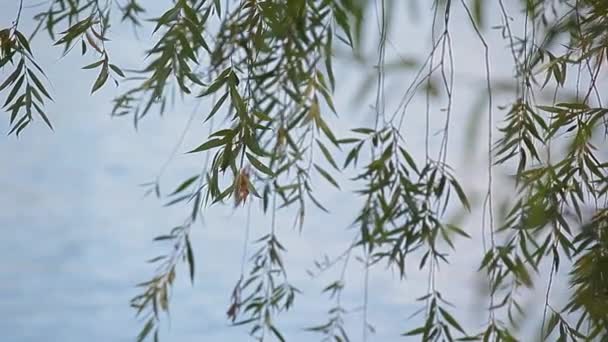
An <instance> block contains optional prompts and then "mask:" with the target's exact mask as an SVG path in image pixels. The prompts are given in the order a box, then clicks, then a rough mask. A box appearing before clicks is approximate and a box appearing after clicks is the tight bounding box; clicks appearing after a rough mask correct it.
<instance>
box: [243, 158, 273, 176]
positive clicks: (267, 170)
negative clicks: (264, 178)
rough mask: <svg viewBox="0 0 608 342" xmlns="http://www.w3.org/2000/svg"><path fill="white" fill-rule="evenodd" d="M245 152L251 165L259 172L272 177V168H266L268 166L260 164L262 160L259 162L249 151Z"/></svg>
mask: <svg viewBox="0 0 608 342" xmlns="http://www.w3.org/2000/svg"><path fill="white" fill-rule="evenodd" d="M246 154H247V159H249V162H251V165H253V167H255V168H256V169H258V170H259V171H261V172H263V173H265V174H267V175H269V176H270V177H274V173H273V172H272V170H271V169H270V168H268V166H266V165H264V164H262V162H260V161H259V160H257V159H256V158H255V157H254V156H253V155H252V154H250V153H249V152H247V153H246Z"/></svg>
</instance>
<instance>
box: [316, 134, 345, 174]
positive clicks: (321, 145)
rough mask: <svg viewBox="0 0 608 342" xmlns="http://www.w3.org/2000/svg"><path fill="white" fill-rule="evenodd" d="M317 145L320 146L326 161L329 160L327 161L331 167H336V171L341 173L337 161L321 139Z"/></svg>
mask: <svg viewBox="0 0 608 342" xmlns="http://www.w3.org/2000/svg"><path fill="white" fill-rule="evenodd" d="M317 144H318V145H319V148H320V149H321V152H323V156H325V159H327V161H328V162H329V163H330V164H331V166H333V167H334V169H336V170H338V171H339V170H340V169H339V168H338V164H336V161H335V160H334V158H333V157H332V156H331V153H330V152H329V150H328V149H327V148H326V147H325V145H323V143H321V141H320V140H319V139H317Z"/></svg>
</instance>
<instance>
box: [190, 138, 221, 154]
mask: <svg viewBox="0 0 608 342" xmlns="http://www.w3.org/2000/svg"><path fill="white" fill-rule="evenodd" d="M225 144H226V139H211V140H209V141H207V142H205V143H204V144H202V145H200V146H199V147H197V148H195V149H194V150H192V151H190V152H187V153H197V152H203V151H206V150H209V149H212V148H214V147H218V146H222V145H225Z"/></svg>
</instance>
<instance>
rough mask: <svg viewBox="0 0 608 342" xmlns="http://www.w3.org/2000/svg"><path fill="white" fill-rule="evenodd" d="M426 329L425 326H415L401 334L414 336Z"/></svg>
mask: <svg viewBox="0 0 608 342" xmlns="http://www.w3.org/2000/svg"><path fill="white" fill-rule="evenodd" d="M425 331H426V328H425V327H420V328H416V329H412V330H410V331H408V332H405V333H403V334H401V336H415V335H421V334H422V333H424V332H425Z"/></svg>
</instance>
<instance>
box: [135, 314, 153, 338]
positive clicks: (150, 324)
mask: <svg viewBox="0 0 608 342" xmlns="http://www.w3.org/2000/svg"><path fill="white" fill-rule="evenodd" d="M153 327H154V317H151V318H150V319H149V320H148V322H147V323H146V325H144V327H143V329H141V332H140V333H139V335H137V342H142V341H143V340H145V339H146V336H148V334H150V332H151V331H152V328H153Z"/></svg>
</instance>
